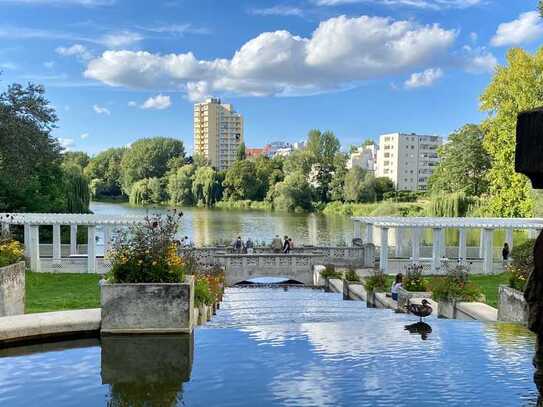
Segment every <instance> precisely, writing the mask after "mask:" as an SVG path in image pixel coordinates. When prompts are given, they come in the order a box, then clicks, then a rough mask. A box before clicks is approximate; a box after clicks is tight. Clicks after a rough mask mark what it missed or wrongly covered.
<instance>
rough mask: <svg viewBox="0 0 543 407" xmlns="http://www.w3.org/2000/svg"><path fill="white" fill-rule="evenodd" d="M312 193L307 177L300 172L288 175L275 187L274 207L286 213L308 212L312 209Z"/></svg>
mask: <svg viewBox="0 0 543 407" xmlns="http://www.w3.org/2000/svg"><path fill="white" fill-rule="evenodd" d="M312 195H313V191H312V189H311V186H310V185H309V183H308V182H307V177H306V175H305V174H303V173H301V172H294V173H291V174H288V175H287V176H286V177H285V180H284V181H282V182H279V183H278V184H276V185H275V191H274V193H273V196H274V200H273V203H274V206H275V208H277V209H281V210H288V211H309V210H311V209H312V208H313V201H312V198H313V197H312Z"/></svg>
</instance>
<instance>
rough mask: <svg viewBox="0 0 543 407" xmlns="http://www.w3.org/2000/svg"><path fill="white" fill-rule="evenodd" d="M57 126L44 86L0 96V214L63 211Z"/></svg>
mask: <svg viewBox="0 0 543 407" xmlns="http://www.w3.org/2000/svg"><path fill="white" fill-rule="evenodd" d="M56 122H57V116H56V114H55V111H54V109H53V108H52V107H51V105H50V104H49V101H48V100H47V99H46V98H45V89H44V88H43V86H40V85H34V84H29V85H28V86H26V87H23V86H22V85H19V84H13V85H10V86H9V87H8V88H7V91H6V92H4V93H2V94H0V174H1V176H0V211H9V212H12V211H19V212H23V211H27V212H51V211H53V212H62V211H64V210H66V201H65V198H64V180H63V175H64V174H63V171H62V168H61V165H60V164H61V155H60V153H61V151H62V149H61V147H60V145H59V143H58V141H57V140H56V139H55V138H54V137H53V136H52V135H51V130H52V129H53V128H54V127H55V124H56Z"/></svg>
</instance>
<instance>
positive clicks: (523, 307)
mask: <svg viewBox="0 0 543 407" xmlns="http://www.w3.org/2000/svg"><path fill="white" fill-rule="evenodd" d="M498 321H504V322H516V323H519V324H523V325H527V324H528V305H527V304H526V300H525V299H524V293H523V292H522V291H519V290H515V289H514V288H511V287H508V286H506V285H500V287H499V289H498Z"/></svg>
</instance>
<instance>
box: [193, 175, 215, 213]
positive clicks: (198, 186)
mask: <svg viewBox="0 0 543 407" xmlns="http://www.w3.org/2000/svg"><path fill="white" fill-rule="evenodd" d="M220 181H221V180H220V177H219V175H218V174H217V172H216V171H215V170H214V169H213V168H211V167H199V168H198V169H197V170H196V172H195V173H194V179H193V181H192V193H193V195H194V199H195V201H196V203H197V204H198V205H205V206H208V207H209V206H213V204H214V203H215V202H216V201H218V200H219V199H220V195H221V185H220Z"/></svg>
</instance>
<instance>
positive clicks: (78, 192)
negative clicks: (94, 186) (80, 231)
mask: <svg viewBox="0 0 543 407" xmlns="http://www.w3.org/2000/svg"><path fill="white" fill-rule="evenodd" d="M62 169H63V173H64V176H63V179H64V182H63V186H64V198H65V200H66V204H65V209H66V211H67V212H69V213H88V212H89V204H90V195H91V194H90V188H89V180H88V179H87V177H86V176H85V175H83V170H82V168H81V167H80V166H79V165H78V164H74V163H73V162H72V163H69V164H63V165H62Z"/></svg>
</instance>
